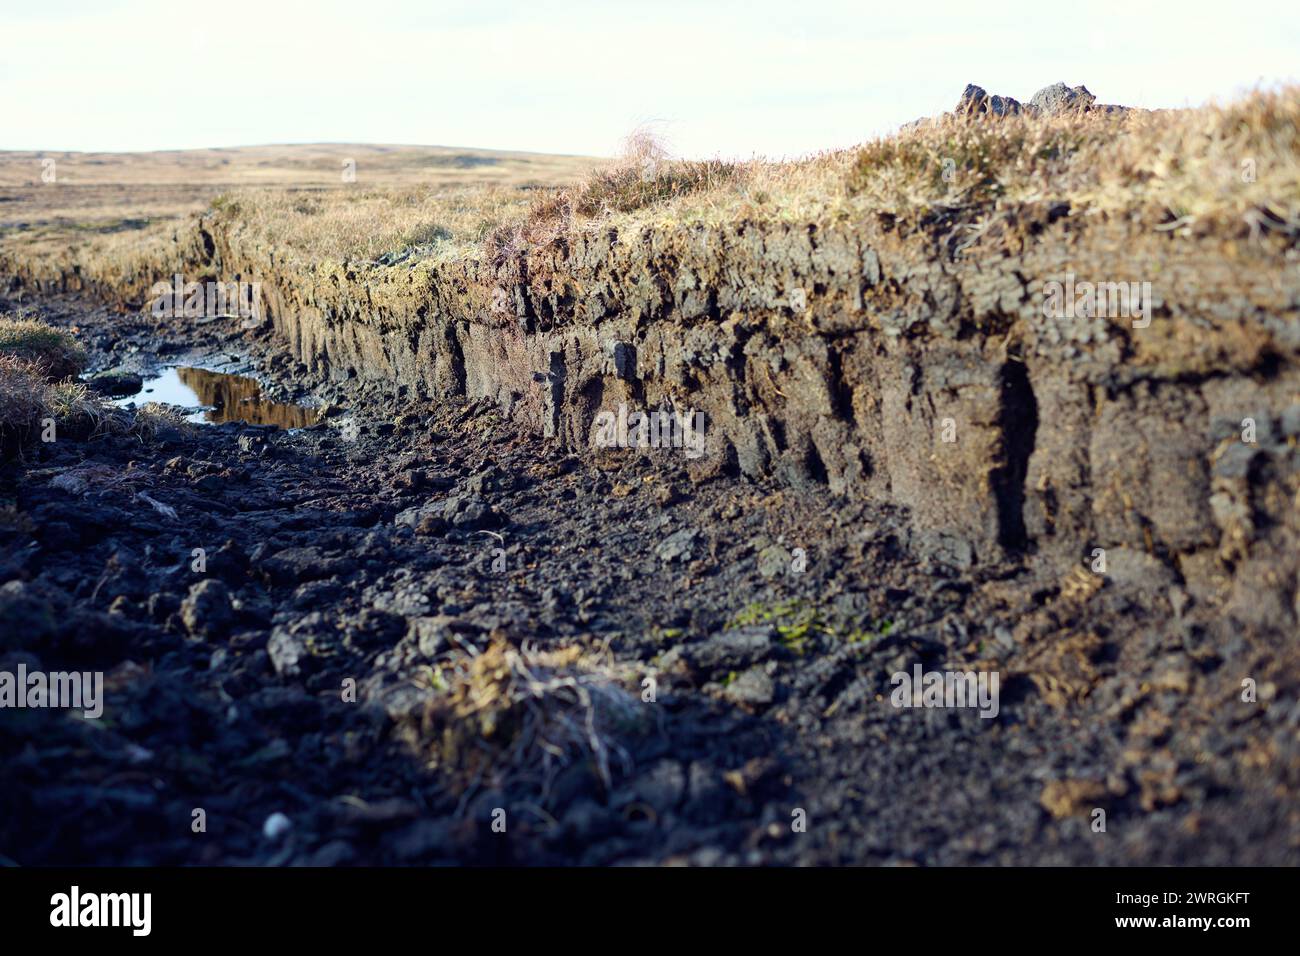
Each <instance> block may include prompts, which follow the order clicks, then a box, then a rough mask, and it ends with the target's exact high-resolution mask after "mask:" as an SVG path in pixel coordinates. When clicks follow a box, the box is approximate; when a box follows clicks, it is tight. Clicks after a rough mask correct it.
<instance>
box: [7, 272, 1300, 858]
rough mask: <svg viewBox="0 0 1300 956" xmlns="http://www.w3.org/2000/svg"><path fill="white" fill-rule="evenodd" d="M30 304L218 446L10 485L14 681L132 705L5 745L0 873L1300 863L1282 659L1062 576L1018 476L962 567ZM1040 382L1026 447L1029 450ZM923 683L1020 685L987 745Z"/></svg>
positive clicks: (667, 454)
mask: <svg viewBox="0 0 1300 956" xmlns="http://www.w3.org/2000/svg"><path fill="white" fill-rule="evenodd" d="M0 304H3V303H0ZM39 308H40V311H41V312H42V317H43V318H45V319H46V320H47V321H50V322H52V323H54V324H58V325H63V326H73V325H75V326H77V327H78V330H79V336H80V338H81V340H82V341H84V342H86V343H87V345H88V346H89V347H90V349H91V351H92V367H94V368H96V369H116V370H122V369H126V370H127V371H128V372H131V373H132V374H140V375H141V376H142V377H145V378H147V377H149V375H150V374H153V373H158V372H159V371H160V370H164V369H174V370H175V371H174V372H170V373H169V372H163V374H162V376H161V381H158V382H157V383H156V384H154V385H151V386H149V387H153V388H155V389H156V390H157V389H160V388H163V387H166V386H176V385H186V386H188V387H189V388H190V389H191V390H192V391H193V393H194V394H195V395H196V396H197V398H198V401H197V402H196V403H195V404H196V405H199V406H219V409H221V411H218V412H217V414H211V413H210V412H199V411H196V410H195V409H194V408H192V407H191V408H190V412H191V417H193V418H195V420H196V421H197V420H202V421H204V422H205V423H204V424H202V425H195V426H192V427H180V426H177V427H162V428H160V429H159V431H158V433H157V434H156V435H154V436H153V437H151V438H149V439H148V440H141V439H139V438H136V437H121V436H116V437H114V436H107V435H104V436H98V437H92V438H90V439H87V440H84V441H74V440H59V441H55V442H53V443H43V444H39V445H36V446H33V447H32V448H31V450H30V451H29V452H28V453H27V457H26V460H25V461H23V462H21V463H19V464H16V465H14V466H11V467H9V468H7V469H6V471H5V472H4V473H3V478H2V481H3V484H2V485H0V493H2V495H3V497H4V498H5V499H6V500H11V501H13V502H14V504H15V506H16V512H15V517H14V519H13V520H12V521H10V522H9V523H7V524H5V525H0V529H2V530H0V622H2V623H0V628H2V629H3V632H4V635H3V638H4V639H3V640H2V641H0V655H3V658H2V659H0V671H5V670H9V671H13V670H14V669H15V668H16V667H17V666H18V665H19V664H22V665H24V666H25V667H26V668H27V669H28V670H29V671H31V670H39V669H45V670H47V671H58V670H78V671H94V672H102V673H103V675H104V678H103V679H104V684H103V688H104V691H103V695H104V696H103V704H104V708H103V714H102V716H101V717H99V718H98V719H94V720H87V719H82V718H80V717H79V716H78V715H77V714H75V713H69V712H66V711H58V710H50V709H7V710H5V711H4V712H2V713H0V776H2V777H3V780H4V786H3V787H0V857H3V860H0V862H14V863H18V864H23V865H31V864H54V863H128V864H130V863H153V864H168V863H190V864H203V863H206V864H215V863H253V864H271V865H303V864H306V865H341V864H381V863H385V864H387V863H395V864H428V863H500V862H516V863H527V864H534V863H536V864H547V863H549V864H555V863H585V864H606V863H616V862H617V863H638V862H654V863H662V862H669V861H681V862H690V863H695V864H714V863H724V864H758V863H778V864H795V863H799V864H806V863H876V864H916V863H920V864H964V863H1021V864H1031V863H1032V864H1135V863H1145V864H1168V863H1179V862H1198V863H1207V864H1213V863H1237V864H1241V863H1283V862H1294V861H1295V857H1296V847H1297V834H1298V833H1300V830H1298V829H1297V823H1296V820H1295V818H1294V812H1293V810H1294V798H1293V796H1292V793H1293V788H1294V786H1295V782H1296V773H1295V769H1294V768H1295V766H1296V744H1295V734H1294V728H1293V724H1294V723H1295V721H1296V720H1297V716H1298V714H1300V711H1296V710H1295V709H1294V708H1290V707H1283V706H1276V705H1275V706H1267V705H1268V703H1269V702H1270V700H1272V701H1279V699H1280V697H1281V695H1280V694H1279V692H1278V686H1277V684H1276V683H1275V682H1274V683H1270V681H1269V679H1268V677H1269V670H1268V667H1269V666H1270V665H1269V664H1268V661H1270V660H1274V658H1270V657H1268V655H1267V654H1266V653H1265V650H1264V649H1261V645H1260V643H1259V642H1257V641H1256V640H1255V639H1254V638H1253V637H1252V636H1251V635H1250V634H1247V633H1243V632H1241V631H1237V632H1235V633H1234V632H1231V631H1228V632H1225V631H1224V630H1223V629H1221V627H1220V625H1219V624H1218V623H1216V620H1215V619H1212V618H1210V617H1207V616H1198V615H1197V613H1196V611H1195V609H1192V610H1191V611H1189V612H1188V613H1186V614H1179V613H1174V612H1173V611H1172V610H1171V608H1170V605H1169V602H1168V599H1167V597H1166V595H1167V594H1168V593H1171V589H1170V588H1169V587H1168V586H1167V584H1162V583H1161V581H1162V579H1160V578H1159V577H1157V578H1155V579H1154V581H1155V583H1154V585H1153V583H1152V579H1151V578H1150V577H1143V576H1142V575H1128V576H1125V575H1123V574H1116V575H1112V576H1110V577H1107V578H1105V579H1089V578H1088V577H1087V575H1083V574H1082V573H1080V574H1079V575H1069V576H1064V577H1063V576H1062V575H1061V574H1060V573H1059V570H1058V569H1057V568H1055V567H1054V566H1052V565H1050V564H1049V563H1047V562H1041V561H1037V560H1035V558H1034V555H1033V553H1032V549H1028V548H1027V547H1026V546H1027V544H1028V540H1027V534H1026V530H1025V526H1024V522H1023V519H1022V518H1021V517H1020V515H1021V513H1022V511H1023V504H1024V503H1023V500H1021V499H1020V498H1018V496H1023V489H1024V487H1025V477H1026V471H1027V469H1028V452H1027V451H1026V452H1025V453H1024V454H1018V453H1014V452H1013V453H1011V454H1008V455H1007V456H1005V463H1004V465H1003V466H1002V468H1003V470H1002V471H1001V472H1000V473H999V474H998V475H997V476H995V480H994V491H995V494H996V497H997V500H998V502H999V503H1000V507H999V508H998V512H999V514H998V516H997V517H998V525H999V527H998V538H999V542H1000V544H1001V545H1002V546H1003V549H1004V555H1003V557H1002V559H1000V560H998V561H996V562H990V563H987V564H973V565H972V564H965V563H960V562H959V563H951V562H949V561H946V560H945V559H944V558H943V557H942V555H943V551H942V549H939V550H935V549H930V548H925V547H920V546H918V538H917V536H916V535H915V532H914V530H913V528H912V525H911V524H910V522H909V516H908V514H907V509H905V508H902V507H900V506H898V505H896V504H890V503H887V502H878V501H873V500H871V499H870V498H866V497H851V496H845V495H837V494H835V493H834V492H833V491H832V490H831V489H830V488H829V487H828V486H827V485H826V484H822V483H818V482H803V483H796V484H791V483H789V482H785V483H782V482H779V481H778V480H777V478H775V477H770V478H769V477H762V476H758V477H749V476H743V475H738V474H735V473H734V471H731V470H728V469H725V468H709V467H701V466H700V464H699V463H698V462H693V461H692V460H691V459H690V458H689V457H688V456H686V455H685V454H683V453H682V449H680V448H672V447H669V448H661V449H650V450H648V451H645V452H638V451H636V450H628V449H621V448H615V449H606V450H603V451H597V452H582V453H579V452H578V451H574V450H572V449H570V448H566V447H565V446H564V444H563V443H561V442H557V441H555V440H551V439H547V438H543V437H540V436H538V435H536V434H534V433H533V432H532V430H531V429H528V428H526V427H522V426H520V425H519V424H517V423H514V422H512V421H510V420H509V419H507V418H506V417H505V416H503V414H502V411H501V407H500V405H499V404H498V403H497V402H494V401H490V400H487V399H480V400H476V401H455V400H450V399H447V400H431V399H426V398H422V397H420V396H418V395H416V394H415V393H414V392H412V391H408V390H407V389H406V388H405V387H402V386H397V387H391V388H386V387H385V385H384V383H382V382H374V381H365V380H344V381H334V382H324V381H314V380H311V379H312V376H310V374H309V370H308V369H307V368H306V367H305V366H301V365H298V364H297V363H295V362H294V361H293V360H292V359H290V358H288V357H287V356H286V355H285V354H284V352H283V351H282V349H280V348H279V347H278V345H277V343H276V342H275V340H273V339H272V338H271V337H269V336H267V337H264V338H258V337H256V336H254V337H251V338H250V337H248V336H245V335H242V334H241V333H239V332H238V331H235V330H223V329H219V328H215V327H192V326H188V327H187V326H183V325H181V324H173V325H171V326H168V325H165V324H164V325H162V326H160V325H159V323H158V321H157V320H155V319H152V318H151V317H149V316H147V315H120V314H117V313H115V312H112V311H110V310H107V309H105V308H103V307H100V306H97V305H94V304H92V303H91V302H89V301H87V300H85V299H81V298H77V297H74V296H48V297H46V298H44V299H42V300H41V301H40V303H39ZM159 341H168V342H171V343H174V344H173V345H172V347H171V348H169V349H166V350H163V351H164V354H158V353H159V349H158V345H157V343H158V342H159ZM195 369H198V371H193V370H195ZM213 370H216V372H217V373H220V372H222V371H225V372H235V373H240V374H251V375H253V376H254V377H255V379H256V381H257V382H260V383H261V387H260V389H259V391H258V393H257V394H256V395H254V394H253V390H252V388H251V387H250V386H248V385H247V384H246V383H245V382H239V381H235V380H232V379H229V378H222V377H218V375H217V374H214V372H213ZM1023 375H1024V372H1023V366H1019V365H1016V364H1014V363H1008V365H1007V368H1006V371H1005V372H1004V378H1005V382H1004V387H1005V388H1006V390H1007V392H1008V393H1009V394H1010V395H1011V396H1012V398H1011V399H1008V400H1006V401H1004V402H1003V403H1002V405H1001V408H1002V412H1001V414H1002V416H1003V421H1002V422H1001V425H1000V427H1001V428H1002V429H1003V430H1004V431H1009V432H1012V433H1027V434H1030V435H1032V434H1033V432H1034V430H1035V429H1036V428H1037V427H1038V416H1039V410H1038V408H1037V405H1036V403H1035V401H1034V399H1033V396H1032V393H1031V392H1030V393H1028V394H1026V393H1027V391H1028V390H1027V381H1022V380H1021V379H1019V378H1017V376H1023ZM153 394H159V393H148V392H144V393H142V394H140V395H138V396H136V397H135V398H133V399H130V401H135V402H139V401H141V400H142V399H145V398H148V397H150V396H151V395H153ZM161 394H165V393H161ZM1016 396H1019V398H1017V397H1016ZM245 399H248V401H245ZM189 402H190V400H189V399H188V398H187V399H185V401H183V402H182V404H186V405H187V406H188V405H189ZM124 404H125V403H124ZM241 410H242V411H243V412H244V413H247V414H248V415H249V416H250V417H253V418H254V419H255V421H254V422H248V421H241V420H239V418H240V415H241ZM281 426H288V427H281ZM1162 589H1163V590H1162ZM917 666H919V667H920V668H921V669H922V671H923V672H931V671H959V672H971V673H983V674H993V673H996V674H998V676H999V678H1000V680H999V683H998V685H997V686H998V692H999V700H998V706H997V712H996V715H995V716H992V715H988V714H987V710H986V711H985V716H981V710H980V709H979V708H974V707H955V708H954V707H946V706H896V703H897V696H896V695H895V693H894V691H895V683H894V681H892V679H891V678H892V677H893V675H895V674H898V673H908V674H911V673H913V672H914V669H915V668H916V667H917ZM1240 674H1254V675H1258V676H1259V677H1260V687H1261V701H1260V702H1258V703H1255V704H1251V705H1248V704H1246V703H1241V704H1240V706H1237V705H1236V704H1235V703H1234V698H1233V695H1232V693H1231V689H1232V688H1234V687H1236V686H1237V685H1238V684H1239V679H1238V675H1240ZM1225 688H1226V689H1227V690H1226V691H1225ZM510 695H515V696H514V697H511V696H510ZM503 696H504V697H505V698H509V699H504V700H503ZM1211 701H1212V702H1213V703H1212V704H1211V703H1209V702H1211ZM913 702H914V703H918V704H920V703H922V700H921V698H920V697H919V696H918V697H917V698H914V699H913ZM1098 810H1101V811H1103V812H1104V819H1105V829H1104V830H1102V831H1099V830H1098V829H1097V828H1096V826H1095V823H1096V820H1097V816H1096V811H1098ZM200 822H201V826H200Z"/></svg>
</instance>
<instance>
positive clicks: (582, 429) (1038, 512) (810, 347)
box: [0, 206, 1300, 625]
mask: <svg viewBox="0 0 1300 956" xmlns="http://www.w3.org/2000/svg"><path fill="white" fill-rule="evenodd" d="M1066 213H1067V210H1065V209H1064V208H1063V207H1060V206H1055V207H1048V208H1043V209H1040V210H1026V211H1022V212H1021V213H1019V214H1018V218H1003V219H1001V220H998V221H996V222H995V224H994V225H992V226H989V227H985V228H982V229H980V230H976V229H973V228H972V227H970V226H969V225H964V224H957V223H942V222H940V223H932V224H928V225H926V226H925V227H916V226H912V225H909V224H907V223H904V222H901V221H895V220H893V219H892V218H890V217H884V216H882V217H879V218H876V219H871V220H868V221H857V222H851V223H847V222H846V223H843V224H837V225H833V226H825V225H823V226H793V225H788V224H778V223H760V222H736V223H730V224H727V225H723V226H693V227H674V228H668V227H661V228H641V229H638V230H636V231H631V232H629V231H623V232H620V231H617V230H615V229H613V228H609V229H604V230H600V231H592V232H588V233H577V234H571V235H569V236H567V237H566V238H564V239H563V240H561V241H557V242H555V243H553V244H550V245H546V246H542V247H534V248H531V249H529V250H528V251H526V252H525V253H523V254H521V255H518V256H515V257H513V258H509V257H508V258H506V259H505V261H503V262H500V263H496V264H489V263H487V262H482V261H477V260H458V261H453V262H442V263H435V264H430V263H428V262H424V263H417V264H416V265H415V266H413V267H408V266H406V265H399V266H394V267H380V266H374V265H359V266H350V265H346V264H338V263H328V262H311V261H308V260H307V259H306V258H305V257H295V256H294V255H293V254H289V253H285V252H283V251H280V250H275V249H271V248H267V247H264V246H263V245H261V244H260V243H259V242H258V241H257V240H255V239H254V238H251V237H250V235H249V234H247V233H246V232H245V231H244V230H243V229H241V226H240V224H239V222H238V221H235V220H231V219H228V218H223V214H222V213H213V214H210V215H208V216H206V217H204V218H203V219H202V220H199V221H198V222H196V223H195V224H194V226H193V227H192V228H191V229H189V230H187V231H184V232H182V233H181V234H179V235H178V237H177V244H176V253H175V259H174V261H170V262H158V263H157V264H156V266H155V267H152V268H150V267H141V268H139V269H138V270H137V271H136V272H135V273H132V274H130V275H117V276H112V277H108V278H105V277H94V276H88V275H82V274H80V272H79V271H76V270H69V269H62V268H57V269H53V268H52V269H47V270H45V271H44V272H42V271H41V270H40V269H33V268H32V267H30V266H26V265H23V264H17V263H7V264H6V263H3V262H0V272H9V273H11V274H14V275H15V276H16V278H15V281H16V282H18V283H21V284H24V285H27V286H30V287H35V288H37V289H45V290H53V289H59V290H68V289H87V290H90V291H92V292H95V293H96V294H99V295H101V296H106V297H109V298H113V299H117V300H118V301H120V302H122V303H123V304H126V305H131V306H136V307H139V306H143V305H145V304H146V303H147V302H148V299H149V287H150V285H152V283H154V282H156V281H160V280H166V279H168V278H169V277H170V274H171V273H172V272H173V271H179V272H181V273H182V274H184V275H185V277H186V279H205V278H220V279H223V280H225V281H234V280H240V281H246V282H254V281H255V282H259V283H261V292H262V297H263V305H264V307H265V316H266V319H267V321H270V322H271V323H273V324H274V328H275V331H276V332H277V333H278V334H279V335H280V336H281V337H282V338H283V340H284V341H285V342H286V343H287V345H288V347H289V348H290V349H291V350H292V352H293V354H294V355H295V356H296V357H297V358H299V359H300V360H301V361H303V362H304V363H306V364H307V365H308V367H309V368H310V369H312V370H313V372H315V373H317V374H320V375H322V376H334V377H351V376H357V377H362V378H367V379H374V380H377V381H382V382H387V383H391V384H392V385H393V386H398V385H402V386H406V387H407V388H409V389H412V390H415V391H419V392H425V393H431V394H433V393H437V394H453V395H462V396H464V397H466V398H468V399H479V398H489V399H491V400H493V401H495V402H497V403H499V404H500V405H501V407H502V408H503V409H504V410H505V411H507V412H508V413H509V414H511V415H512V416H514V417H516V418H519V419H521V420H524V421H526V422H527V423H528V424H529V425H531V426H532V427H534V428H535V429H537V430H538V431H539V432H541V433H543V434H545V435H546V436H548V437H551V438H553V439H554V440H557V441H561V442H563V443H565V444H567V445H569V446H572V447H575V448H580V449H582V448H589V447H590V446H591V444H592V440H593V434H594V431H593V430H594V427H595V422H596V416H597V413H598V412H600V411H602V410H610V411H614V410H617V408H618V406H619V404H620V403H626V404H627V406H628V407H629V408H631V409H636V410H642V409H646V410H648V409H654V408H656V407H660V406H672V407H674V408H675V409H677V410H678V411H684V410H686V409H696V410H699V411H701V412H703V413H704V415H705V420H706V422H707V425H706V445H707V453H706V455H705V456H704V458H702V459H701V460H700V462H698V463H697V467H700V468H703V469H708V468H718V469H726V470H731V471H736V472H739V473H742V474H744V475H749V476H759V475H774V476H776V477H777V478H779V479H780V480H782V481H784V482H787V483H791V484H795V485H817V484H825V485H827V486H828V487H829V489H830V491H831V492H832V493H835V494H841V495H847V496H869V497H871V498H874V499H877V500H881V501H887V502H890V503H893V504H896V505H899V506H901V507H904V508H906V509H907V511H908V513H909V516H910V524H911V527H912V529H913V532H914V540H913V541H912V542H911V543H910V544H911V546H912V547H913V548H914V549H915V550H916V551H918V552H920V553H923V554H930V555H933V556H935V557H938V558H941V559H943V560H945V561H948V562H951V563H954V564H959V565H967V564H976V563H978V564H988V563H993V562H997V561H999V560H1003V559H1005V558H1007V557H1018V556H1024V557H1027V558H1029V559H1031V560H1033V561H1035V562H1045V563H1047V564H1048V565H1050V566H1052V567H1059V568H1060V569H1061V570H1062V571H1065V570H1068V568H1069V567H1070V566H1078V565H1079V564H1080V563H1081V562H1082V561H1084V559H1088V560H1089V561H1091V560H1092V558H1091V555H1092V553H1093V550H1094V549H1096V548H1103V549H1105V550H1106V560H1107V562H1108V573H1111V574H1115V575H1121V576H1125V577H1127V578H1129V579H1130V580H1136V581H1139V582H1141V583H1143V584H1145V585H1148V586H1150V587H1152V588H1159V589H1167V588H1171V587H1173V586H1181V587H1183V588H1184V589H1185V590H1187V591H1188V592H1189V593H1190V594H1191V596H1193V597H1196V598H1198V599H1203V600H1210V601H1212V602H1214V603H1216V604H1220V605H1221V606H1224V605H1226V606H1227V607H1228V608H1229V609H1231V610H1232V611H1233V612H1234V614H1235V615H1236V616H1237V617H1238V618H1239V619H1242V620H1246V621H1258V622H1259V623H1261V624H1263V623H1265V622H1268V623H1271V624H1273V625H1281V624H1293V623H1294V621H1295V615H1296V574H1297V553H1298V549H1297V547H1296V534H1297V526H1298V524H1300V521H1298V519H1297V504H1298V502H1297V491H1298V490H1300V481H1298V468H1297V465H1300V450H1298V449H1297V447H1296V444H1297V439H1298V438H1300V363H1298V362H1297V353H1298V352H1300V314H1298V312H1300V278H1298V277H1300V257H1298V256H1297V251H1296V249H1295V248H1294V246H1293V245H1292V244H1289V243H1286V242H1282V241H1280V240H1278V239H1276V238H1269V237H1267V236H1265V237H1262V238H1256V239H1244V238H1240V237H1238V238H1234V239H1228V238H1224V237H1220V236H1214V235H1193V234H1187V233H1185V232H1183V233H1174V232H1158V231H1151V230H1149V229H1147V228H1145V227H1143V228H1138V227H1136V226H1134V225H1133V224H1132V223H1130V222H1128V221H1126V220H1118V219H1117V220H1109V221H1108V220H1105V219H1103V218H1089V219H1088V220H1086V221H1083V222H1081V221H1080V219H1079V218H1078V217H1076V218H1071V217H1070V216H1069V215H1068V214H1066ZM1068 275H1072V276H1073V277H1074V280H1075V281H1076V282H1079V283H1082V282H1105V283H1111V282H1135V283H1149V286H1148V287H1147V290H1148V293H1149V304H1150V306H1151V308H1150V313H1149V318H1150V322H1149V324H1145V321H1144V320H1142V319H1137V318H1136V317H1134V316H1124V315H1120V316H1110V317H1075V318H1064V317H1049V316H1047V315H1046V314H1045V311H1044V294H1043V288H1044V285H1043V284H1044V282H1046V281H1050V280H1060V281H1065V279H1066V277H1067V276H1068ZM1143 326H1144V327H1143ZM1246 419H1250V420H1251V421H1252V422H1253V430H1254V436H1253V437H1254V439H1255V440H1254V441H1253V442H1252V441H1246V440H1243V430H1244V429H1246V428H1247V423H1245V422H1244V420H1246Z"/></svg>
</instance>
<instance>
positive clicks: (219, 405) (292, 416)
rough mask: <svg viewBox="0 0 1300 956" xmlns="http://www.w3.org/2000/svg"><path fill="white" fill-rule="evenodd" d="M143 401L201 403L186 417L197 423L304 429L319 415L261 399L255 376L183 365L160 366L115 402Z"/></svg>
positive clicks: (141, 403) (169, 403)
mask: <svg viewBox="0 0 1300 956" xmlns="http://www.w3.org/2000/svg"><path fill="white" fill-rule="evenodd" d="M146 402H163V403H165V404H167V405H179V406H181V407H182V408H194V407H195V406H200V405H201V406H205V407H204V408H203V409H202V410H200V411H196V412H194V413H192V414H190V415H187V416H186V420H187V421H191V422H194V423H196V424H200V425H219V424H221V423H222V422H248V423H249V424H250V425H274V426H276V427H277V428H306V427H307V426H308V425H314V424H316V422H317V421H318V420H319V418H320V416H319V414H318V412H317V411H316V409H314V408H306V407H304V406H302V405H286V404H285V403H283V402H272V401H269V400H267V399H264V398H262V389H261V386H259V385H258V384H257V381H256V379H251V378H248V377H246V376H243V375H228V374H226V373H224V372H209V371H208V370H207V369H202V368H188V367H184V366H176V367H172V368H166V369H163V371H162V374H160V375H159V376H157V377H156V378H151V379H146V380H145V383H144V387H143V388H142V389H141V390H140V392H139V393H138V394H136V395H131V396H129V397H127V398H122V399H118V400H117V402H116V404H118V405H128V404H134V405H143V404H145V403H146Z"/></svg>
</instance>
